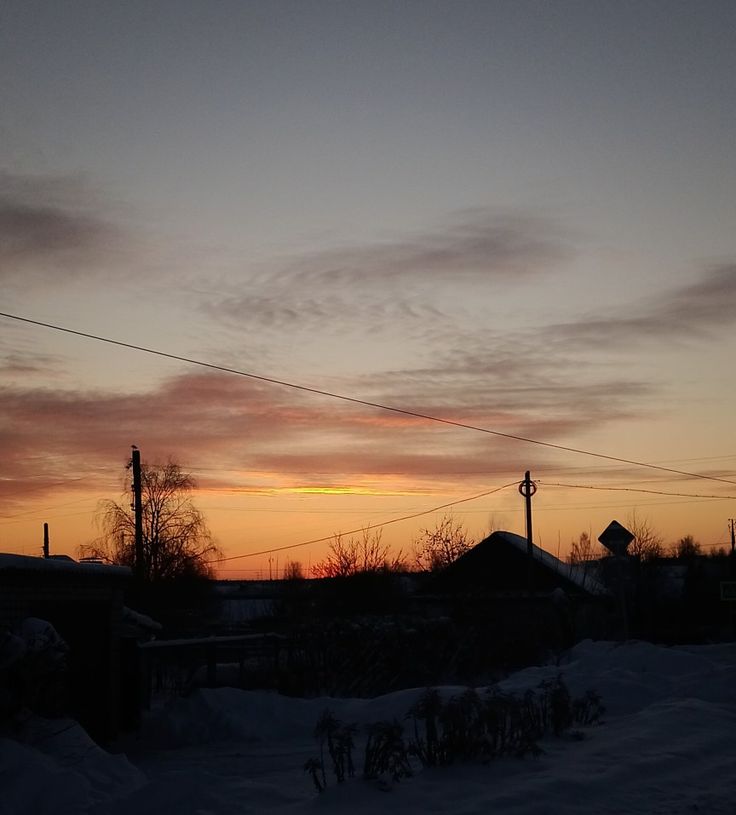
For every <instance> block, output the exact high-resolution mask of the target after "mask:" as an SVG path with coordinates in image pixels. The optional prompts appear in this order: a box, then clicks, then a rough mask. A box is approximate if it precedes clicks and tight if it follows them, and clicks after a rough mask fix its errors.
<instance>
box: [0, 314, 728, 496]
mask: <svg viewBox="0 0 736 815" xmlns="http://www.w3.org/2000/svg"><path fill="white" fill-rule="evenodd" d="M0 317H5V318H6V319H9V320H16V321H18V322H21V323H27V324H29V325H35V326H40V327H41V328H48V329H51V330H53V331H60V332H62V333H64V334H71V335H73V336H75V337H83V338H84V339H88V340H94V341H95V342H103V343H107V344H108V345H114V346H117V347H118V348H128V349H130V350H132V351H141V352H142V353H145V354H151V355H153V356H157V357H163V358H164V359H172V360H176V361H177V362H185V363H187V364H188V365H198V366H199V367H201V368H208V369H209V370H213V371H220V372H222V373H228V374H233V375H235V376H243V377H246V378H248V379H254V380H257V381H259V382H267V383H269V384H271V385H280V386H281V387H284V388H291V389H293V390H298V391H302V392H304V393H313V394H316V395H318V396H326V397H329V398H330V399H340V400H341V401H343V402H349V403H351V404H354V405H363V406H364V407H370V408H375V409H376V410H385V411H389V412H391V413H398V414H401V415H402V416H411V417H413V418H415V419H424V420H425V421H429V422H436V423H438V424H443V425H449V426H450V427H458V428H461V429H463V430H473V431H475V432H477V433H486V434H488V435H491V436H497V437H499V438H503V439H510V440H512V441H519V442H524V443H525V444H535V445H537V446H539V447H547V448H549V449H552V450H560V451H562V452H565V453H575V454H577V455H582V456H591V457H593V458H599V459H604V460H606V461H616V462H618V463H619V464H629V465H631V466H633V467H647V468H649V469H651V470H659V471H661V472H665V473H672V474H673V475H682V476H686V477H687V478H700V479H704V480H706V481H718V482H720V483H722V484H734V485H736V481H733V480H730V479H727V478H718V477H717V476H713V475H705V474H704V473H691V472H687V471H686V470H676V469H673V468H671V467H664V466H662V465H661V464H648V463H647V462H645V461H637V460H635V459H630V458H621V457H620V456H612V455H608V454H606V453H596V452H593V451H592V450H583V449H582V448H579V447H569V446H567V445H564V444H555V443H554V442H550V441H541V440H540V439H532V438H528V437H527V436H519V435H516V434H515V433H504V432H502V431H500V430H492V429H491V428H488V427H479V426H478V425H472V424H468V423H466V422H459V421H456V420H454V419H446V418H442V417H440V416H432V415H430V414H428V413H421V412H419V411H415V410H408V409H406V408H400V407H395V406H393V405H384V404H381V403H380V402H372V401H370V400H368V399H359V398H357V397H354V396H347V395H345V394H341V393H333V392H331V391H326V390H322V389H321V388H313V387H309V386H308V385H299V384H297V383H295V382H287V381H285V380H283V379H276V378H274V377H270V376H263V375H261V374H254V373H251V372H249V371H241V370H238V369H237V368H230V367H228V366H226V365H216V364H215V363H213V362H205V361H203V360H200V359H194V358H192V357H185V356H181V355H180V354H171V353H168V352H167V351H159V350H157V349H155V348H147V347H146V346H143V345H136V344H135V343H130V342H123V341H122V340H114V339H111V338H110V337H102V336H100V335H98V334H89V333H87V332H86V331H77V330H76V329H73V328H66V327H65V326H60V325H55V324H54V323H47V322H43V321H42V320H32V319H30V318H29V317H21V316H20V315H18V314H9V313H8V312H4V311H0Z"/></svg>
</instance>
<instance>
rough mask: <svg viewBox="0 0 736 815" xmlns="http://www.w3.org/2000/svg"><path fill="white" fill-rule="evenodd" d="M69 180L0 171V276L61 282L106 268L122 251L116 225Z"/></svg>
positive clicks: (87, 192) (0, 278) (2, 278)
mask: <svg viewBox="0 0 736 815" xmlns="http://www.w3.org/2000/svg"><path fill="white" fill-rule="evenodd" d="M100 210H101V206H100V202H99V201H98V200H97V198H96V196H95V195H94V194H93V193H92V192H91V191H90V190H87V189H86V188H85V187H84V185H83V184H81V183H80V182H78V181H76V180H73V179H58V178H56V179H54V178H51V179H49V178H45V177H35V176H12V175H8V174H0V281H2V282H4V283H13V282H21V283H23V284H24V285H26V284H28V283H29V282H31V283H33V282H39V281H44V282H46V281H54V280H61V281H66V280H69V279H70V278H76V277H82V276H84V275H86V274H89V273H90V272H91V271H96V272H97V271H99V272H102V273H104V272H106V271H107V270H108V269H109V264H110V262H111V261H113V262H115V263H117V262H119V259H120V258H119V256H120V255H121V254H122V253H124V247H125V239H124V235H123V232H122V230H121V229H120V228H119V227H117V226H115V225H114V224H113V223H112V222H111V221H110V220H108V219H105V218H104V217H102V216H101V215H100V214H99V213H100Z"/></svg>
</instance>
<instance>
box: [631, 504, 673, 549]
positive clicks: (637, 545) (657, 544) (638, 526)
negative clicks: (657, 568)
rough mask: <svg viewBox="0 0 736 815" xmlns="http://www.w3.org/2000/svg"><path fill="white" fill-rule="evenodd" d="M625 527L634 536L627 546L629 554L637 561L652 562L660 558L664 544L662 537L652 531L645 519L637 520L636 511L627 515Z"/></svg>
mask: <svg viewBox="0 0 736 815" xmlns="http://www.w3.org/2000/svg"><path fill="white" fill-rule="evenodd" d="M626 526H627V528H628V530H629V532H631V534H632V535H633V536H634V540H633V541H631V543H630V544H629V549H628V551H629V554H630V555H632V556H633V557H635V558H637V560H653V559H654V558H658V557H662V554H663V553H664V544H663V542H662V537H661V536H660V535H659V534H658V533H657V532H655V531H654V529H653V528H652V526H651V524H650V523H649V521H647V519H646V518H641V519H640V518H639V517H638V516H637V514H636V510H635V509H634V510H632V511H631V513H630V514H629V516H628V518H627V521H626Z"/></svg>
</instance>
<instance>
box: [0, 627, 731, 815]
mask: <svg viewBox="0 0 736 815" xmlns="http://www.w3.org/2000/svg"><path fill="white" fill-rule="evenodd" d="M558 673H562V674H563V675H564V677H565V680H566V682H567V684H568V686H569V687H570V690H571V691H572V692H573V695H579V694H581V693H582V692H584V691H585V690H587V689H588V688H592V689H595V690H596V691H598V692H599V693H600V694H601V696H602V697H603V701H604V703H605V705H606V707H607V713H606V715H605V723H604V724H603V725H602V726H600V727H591V728H585V729H584V732H583V734H582V735H583V736H584V738H583V739H582V740H580V741H577V740H571V739H566V740H565V739H554V738H550V739H547V740H545V741H544V742H543V744H542V747H543V749H544V752H543V754H542V755H541V756H540V757H539V758H535V759H525V760H523V761H522V760H516V759H502V760H497V761H494V762H492V763H490V764H488V765H484V766H478V765H465V766H454V767H448V768H441V769H435V770H425V771H423V772H421V773H419V774H418V775H416V776H415V777H414V778H411V779H409V780H405V781H402V782H401V783H400V784H398V785H396V786H394V787H392V788H391V789H390V790H389V791H386V790H384V789H381V788H380V787H379V786H378V785H375V784H372V783H368V782H364V781H362V780H361V779H358V778H356V779H351V780H349V781H348V782H347V783H345V784H343V785H341V786H337V785H332V786H331V787H328V789H327V791H326V792H325V793H324V794H323V795H321V796H319V797H317V796H316V793H315V792H314V789H313V787H312V785H311V781H310V780H309V779H308V777H306V775H305V774H304V772H303V771H302V766H303V764H304V761H305V760H306V759H307V758H309V757H312V756H314V755H315V753H316V747H315V743H314V740H313V737H312V732H313V729H314V725H315V723H316V721H317V719H318V717H319V716H320V714H321V712H322V711H323V710H324V709H325V708H326V707H329V708H330V709H331V710H332V711H333V713H334V714H335V715H336V716H337V717H338V718H340V719H342V720H343V721H346V722H356V723H358V724H367V723H369V722H374V721H378V720H385V719H392V718H398V719H400V720H403V717H404V715H405V713H406V711H407V710H408V708H409V707H411V705H412V704H413V702H414V701H415V700H416V698H417V697H418V695H419V694H420V693H421V692H422V689H413V690H404V691H400V692H397V693H392V694H388V695H386V696H381V697H378V698H376V699H324V698H323V699H309V700H305V699H290V698H286V697H281V696H278V695H276V694H273V693H256V692H247V691H239V690H235V689H232V688H219V689H211V690H210V689H206V690H201V691H198V692H196V693H194V694H193V695H192V696H191V697H189V698H186V699H179V700H177V701H176V702H174V703H172V704H170V705H168V706H167V707H166V708H164V709H162V710H159V711H157V712H155V713H154V714H153V715H151V717H149V719H148V720H147V721H146V723H145V726H144V728H143V730H142V733H141V736H140V739H139V740H138V741H137V742H136V743H135V744H132V745H131V752H130V757H131V760H130V761H129V760H128V759H126V758H125V757H123V756H110V755H108V754H106V753H104V752H103V751H101V750H100V749H99V748H98V747H96V745H94V744H93V743H92V742H91V741H90V740H89V739H88V737H87V736H86V734H84V733H83V731H81V729H80V728H79V727H78V726H76V725H74V723H70V722H65V723H63V725H62V724H60V723H59V722H54V723H53V728H54V729H53V731H51V730H50V731H49V732H47V733H41V732H37V733H35V735H34V736H33V738H30V737H29V738H27V739H26V743H23V744H20V743H17V742H13V741H10V740H9V739H2V740H0V762H1V764H0V767H1V768H2V769H1V770H0V773H2V775H1V776H0V783H1V784H2V789H3V795H2V796H0V815H26V813H28V815H30V814H31V813H33V814H34V815H36V814H37V813H38V814H39V815H43V813H54V815H56V814H57V813H80V815H84V814H85V813H86V814H87V815H149V813H150V815H154V813H156V815H160V813H161V812H176V813H177V815H190V814H191V815H195V813H197V814H198V815H233V813H262V812H269V813H284V812H289V813H305V812H314V811H315V810H316V811H324V812H335V813H337V812H350V813H351V815H362V814H363V813H373V812H378V811H380V812H382V813H387V814H388V815H391V813H397V815H398V813H402V815H413V813H426V812H435V813H450V812H452V813H468V815H469V814H470V813H486V812H502V813H504V814H505V815H506V814H508V815H514V814H516V815H542V813H586V815H588V814H589V813H603V814H604V815H609V814H612V813H624V812H625V813H642V814H643V813H646V814H647V815H650V813H667V815H670V814H671V813H675V814H676V813H692V812H708V813H710V814H711V815H721V813H731V814H732V813H733V812H734V811H736V806H735V805H734V802H735V801H736V777H735V776H734V773H733V767H734V764H735V763H736V746H735V745H734V735H733V734H734V733H736V699H735V697H736V691H735V690H734V688H736V646H734V645H719V646H703V647H687V648H663V647H660V646H655V645H651V644H649V643H643V642H630V643H626V644H623V645H620V644H615V643H605V642H596V643H594V642H583V643H580V644H579V645H577V646H576V647H575V648H573V649H572V650H571V651H570V652H568V653H567V654H566V655H565V657H564V659H561V660H560V661H559V664H554V665H545V666H539V667H534V668H528V669H526V670H523V671H519V672H518V673H516V674H514V675H513V676H511V677H509V678H508V679H507V680H506V681H505V682H504V683H502V685H503V687H504V689H506V690H509V691H517V692H520V691H523V690H526V689H527V688H531V687H535V686H536V685H538V684H539V682H540V681H542V680H543V679H548V678H551V677H554V676H556V675H557V674H558ZM460 690H461V689H459V688H443V689H442V691H443V694H445V695H452V694H453V693H457V692H459V691H460ZM37 727H38V725H37ZM48 727H51V725H48Z"/></svg>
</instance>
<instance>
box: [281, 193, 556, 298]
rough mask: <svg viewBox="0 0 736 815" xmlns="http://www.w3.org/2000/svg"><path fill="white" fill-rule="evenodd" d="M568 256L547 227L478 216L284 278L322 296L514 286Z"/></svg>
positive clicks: (326, 256)
mask: <svg viewBox="0 0 736 815" xmlns="http://www.w3.org/2000/svg"><path fill="white" fill-rule="evenodd" d="M571 254H572V245H571V243H570V241H569V239H568V238H567V237H566V236H565V235H563V233H562V230H561V229H560V227H559V226H558V225H557V224H555V223H553V222H552V221H550V220H548V219H544V218H541V217H533V216H531V215H524V214H513V213H512V214H508V213H506V214H498V213H492V212H488V211H486V210H481V209H477V210H467V211H464V212H461V213H458V214H456V215H455V216H454V217H453V218H452V219H451V220H450V221H449V222H448V223H445V224H442V225H440V226H438V227H437V228H436V229H434V230H431V231H426V232H423V233H418V234H416V235H410V236H407V237H403V238H399V239H394V240H385V241H375V242H373V243H371V244H365V245H357V246H345V247H340V248H333V249H330V250H327V251H324V252H319V253H315V254H313V255H311V256H306V257H304V258H302V259H300V260H299V261H296V262H294V263H293V264H292V265H291V266H290V267H288V268H287V269H286V270H285V271H284V272H283V277H285V278H287V279H288V280H289V282H290V283H292V284H293V283H294V282H295V281H297V282H301V283H303V284H306V285H310V286H312V285H319V286H326V287H328V288H329V287H331V286H340V285H344V284H349V285H350V286H354V285H358V286H360V285H361V284H367V285H369V286H374V285H376V284H378V285H382V284H383V285H390V284H392V283H396V282H398V283H401V284H402V285H403V284H405V283H407V282H412V281H417V282H424V281H428V282H437V281H454V280H457V279H458V278H460V279H464V280H481V281H485V280H495V281H498V280H511V281H513V280H516V279H519V278H525V277H531V276H534V275H537V274H540V273H542V272H545V271H548V270H549V269H550V268H551V267H554V266H557V265H559V264H560V263H561V262H563V261H565V260H568V259H569V258H570V256H571Z"/></svg>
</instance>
